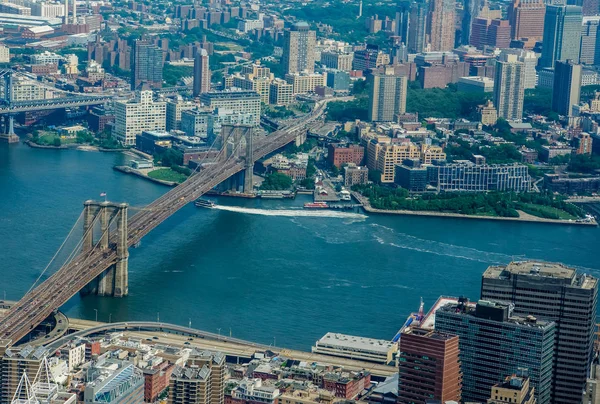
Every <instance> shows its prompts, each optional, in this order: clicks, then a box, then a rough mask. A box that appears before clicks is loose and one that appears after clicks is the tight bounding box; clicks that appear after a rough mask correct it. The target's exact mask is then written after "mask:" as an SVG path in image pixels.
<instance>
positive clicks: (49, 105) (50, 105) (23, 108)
mask: <svg viewBox="0 0 600 404" xmlns="http://www.w3.org/2000/svg"><path fill="white" fill-rule="evenodd" d="M112 98H113V96H107V95H102V96H97V97H92V96H90V97H86V96H76V97H63V98H52V99H48V100H34V101H16V102H12V103H11V104H10V105H6V104H5V105H0V114H17V113H19V112H30V111H42V110H49V109H58V108H71V107H83V106H87V105H99V104H104V103H105V102H107V101H108V100H110V99H112Z"/></svg>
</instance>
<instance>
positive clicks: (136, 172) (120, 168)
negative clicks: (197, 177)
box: [113, 166, 179, 187]
mask: <svg viewBox="0 0 600 404" xmlns="http://www.w3.org/2000/svg"><path fill="white" fill-rule="evenodd" d="M113 170H116V171H119V172H122V173H125V174H132V175H135V176H138V177H140V178H143V179H146V180H149V181H152V182H154V183H156V184H160V185H166V186H168V187H175V186H177V185H179V184H178V183H177V182H174V181H165V180H159V179H158V178H152V177H150V176H148V174H146V173H144V172H142V171H140V170H136V169H135V168H131V167H128V166H114V167H113Z"/></svg>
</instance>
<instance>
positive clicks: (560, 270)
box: [483, 261, 577, 279]
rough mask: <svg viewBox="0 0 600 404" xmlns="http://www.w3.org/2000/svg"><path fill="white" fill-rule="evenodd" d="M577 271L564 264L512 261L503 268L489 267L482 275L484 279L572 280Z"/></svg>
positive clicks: (500, 266) (501, 266) (499, 266)
mask: <svg viewBox="0 0 600 404" xmlns="http://www.w3.org/2000/svg"><path fill="white" fill-rule="evenodd" d="M576 273H577V270H576V269H575V268H570V267H567V266H566V265H564V264H560V263H554V262H543V261H513V262H511V263H510V264H508V265H506V266H503V265H498V266H490V267H488V269H486V271H485V272H484V273H483V277H484V278H488V279H496V278H498V279H501V278H510V276H511V275H532V276H539V277H546V278H560V279H572V278H573V277H574V276H575V274H576Z"/></svg>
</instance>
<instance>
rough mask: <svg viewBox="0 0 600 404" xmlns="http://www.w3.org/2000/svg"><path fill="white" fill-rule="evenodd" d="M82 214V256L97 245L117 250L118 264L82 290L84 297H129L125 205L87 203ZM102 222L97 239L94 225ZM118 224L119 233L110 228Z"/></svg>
mask: <svg viewBox="0 0 600 404" xmlns="http://www.w3.org/2000/svg"><path fill="white" fill-rule="evenodd" d="M83 206H84V210H83V232H84V239H83V252H84V253H85V251H89V250H91V249H92V248H94V247H95V246H96V244H98V248H100V249H101V250H107V251H108V250H109V249H111V248H114V249H115V250H116V253H117V262H116V263H115V264H114V265H111V266H110V267H109V268H108V269H106V270H105V271H104V272H103V273H102V274H100V275H99V276H98V277H97V278H96V279H94V280H93V281H91V282H90V283H89V284H88V285H87V286H86V287H85V288H83V289H82V290H81V293H82V294H96V295H98V296H114V297H123V296H127V294H128V293H129V278H128V271H127V268H128V260H129V251H128V249H127V208H128V205H127V204H126V203H112V202H106V201H105V202H96V201H86V202H85V203H84V204H83ZM97 219H99V223H100V238H99V239H98V240H95V239H94V228H93V227H94V224H95V222H96V221H97ZM113 221H116V232H112V234H111V231H110V228H109V227H110V225H111V223H112V222H113Z"/></svg>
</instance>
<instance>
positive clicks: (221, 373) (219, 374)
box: [187, 349, 226, 404]
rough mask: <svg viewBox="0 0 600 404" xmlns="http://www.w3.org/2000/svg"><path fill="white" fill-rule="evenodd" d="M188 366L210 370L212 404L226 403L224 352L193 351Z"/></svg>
mask: <svg viewBox="0 0 600 404" xmlns="http://www.w3.org/2000/svg"><path fill="white" fill-rule="evenodd" d="M187 366H193V367H194V366H197V367H203V366H207V367H209V368H210V387H211V393H210V395H211V398H210V404H223V402H224V401H225V384H224V383H225V371H226V368H225V355H224V354H223V353H222V352H211V351H199V350H196V349H194V350H192V352H190V356H189V358H188V361H187Z"/></svg>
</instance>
